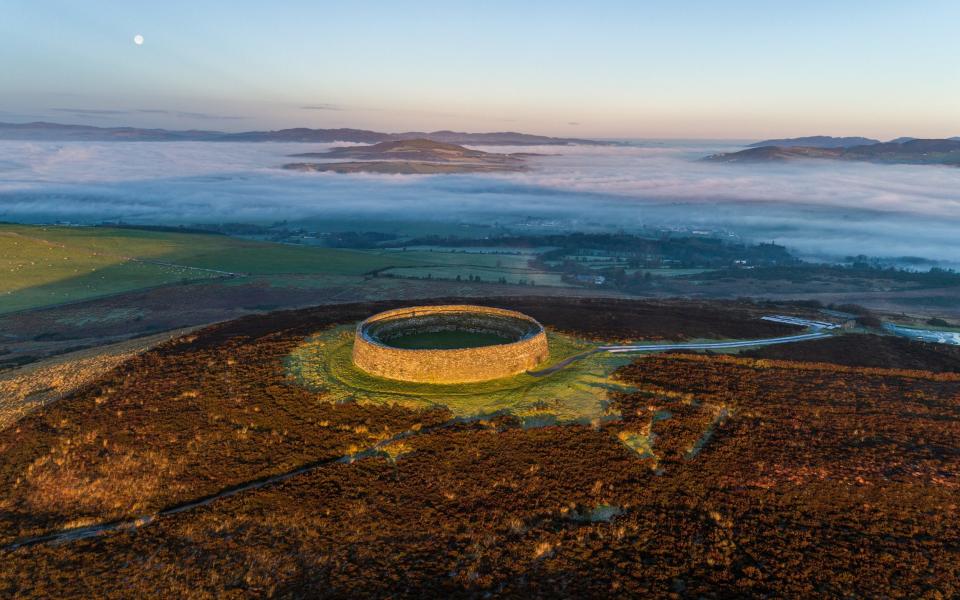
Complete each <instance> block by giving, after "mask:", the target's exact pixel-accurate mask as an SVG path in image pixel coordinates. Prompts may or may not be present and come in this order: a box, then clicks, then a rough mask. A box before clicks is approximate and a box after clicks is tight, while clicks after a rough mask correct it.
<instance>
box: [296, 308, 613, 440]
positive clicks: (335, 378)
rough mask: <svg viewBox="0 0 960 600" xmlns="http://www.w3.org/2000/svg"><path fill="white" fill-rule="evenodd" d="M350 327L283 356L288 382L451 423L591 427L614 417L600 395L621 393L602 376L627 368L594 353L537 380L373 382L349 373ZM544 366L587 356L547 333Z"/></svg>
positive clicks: (572, 342)
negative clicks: (504, 418)
mask: <svg viewBox="0 0 960 600" xmlns="http://www.w3.org/2000/svg"><path fill="white" fill-rule="evenodd" d="M353 335H354V328H353V327H351V326H342V327H336V328H333V329H330V330H328V331H325V332H323V333H320V334H317V335H315V336H313V337H311V338H310V339H308V340H307V341H306V342H305V343H303V344H302V345H300V346H299V347H297V348H296V349H295V350H294V351H293V352H292V353H291V354H290V356H289V357H288V360H287V368H288V372H289V373H290V374H291V376H292V377H293V378H294V379H295V380H297V381H298V382H299V383H301V384H302V385H305V386H306V387H309V388H311V389H315V390H320V391H323V392H325V394H326V396H327V397H328V398H330V399H332V400H334V401H338V402H348V401H353V402H372V403H381V404H398V405H401V406H405V407H409V408H413V409H428V408H434V407H443V408H446V409H448V410H449V411H450V412H451V413H453V415H454V416H455V417H458V418H465V419H472V418H479V417H485V416H492V415H497V414H509V415H513V416H515V417H518V418H520V419H521V420H522V421H523V423H524V425H525V426H531V427H535V426H543V425H552V424H559V423H583V424H594V425H599V424H601V423H603V422H606V421H609V420H615V419H618V418H619V416H620V415H619V414H618V413H616V412H615V411H614V410H613V409H611V408H610V405H609V401H608V392H609V391H611V390H623V389H624V387H623V386H622V385H621V384H619V383H617V382H614V381H613V380H612V379H611V378H610V375H611V374H612V373H613V371H614V370H616V368H617V367H619V366H621V365H624V364H627V363H629V362H630V360H631V359H630V358H628V357H625V356H622V355H620V356H618V355H610V354H605V353H598V354H593V355H591V356H588V357H586V358H584V359H582V360H579V361H576V362H574V363H573V364H571V365H570V366H568V367H566V368H564V369H560V370H559V371H557V372H555V373H552V374H550V375H546V376H544V377H534V376H532V375H529V374H526V373H523V374H520V375H516V376H513V377H507V378H503V379H496V380H493V381H484V382H479V383H467V384H451V385H444V384H426V383H409V382H403V381H396V380H391V379H384V378H380V377H375V376H372V375H369V374H367V373H365V372H364V371H362V370H360V369H358V368H357V367H355V366H354V364H353V361H352V356H351V353H352V350H353ZM548 339H549V343H550V357H549V359H548V360H547V362H546V363H545V364H544V365H543V366H544V367H549V366H550V365H552V364H556V363H557V362H560V361H562V360H564V359H565V358H568V357H570V356H573V355H575V354H579V353H581V352H584V351H585V350H588V349H590V348H591V347H592V346H591V345H590V344H589V343H587V342H584V341H582V340H578V339H575V338H573V337H570V336H567V335H563V334H559V333H556V332H548Z"/></svg>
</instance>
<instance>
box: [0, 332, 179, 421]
mask: <svg viewBox="0 0 960 600" xmlns="http://www.w3.org/2000/svg"><path fill="white" fill-rule="evenodd" d="M188 331H189V330H186V329H184V330H177V331H174V332H166V333H159V334H157V335H152V336H149V337H142V338H137V339H134V340H128V341H124V342H119V343H117V344H111V345H108V346H101V347H99V348H92V349H89V350H78V351H77V352H70V353H68V354H62V355H60V356H57V357H54V358H50V359H47V360H44V361H40V362H36V363H33V364H31V365H27V366H24V367H20V368H17V369H11V370H9V371H5V372H2V373H0V430H2V429H6V428H7V427H9V426H10V425H12V424H13V423H15V422H17V421H18V420H20V419H21V418H23V417H24V416H25V415H27V414H29V413H31V412H33V411H34V410H36V409H38V408H40V407H41V406H44V405H46V404H49V403H51V402H55V401H57V400H59V399H61V398H63V397H64V396H67V395H68V394H70V393H72V392H73V391H75V390H77V389H79V388H81V387H83V386H84V385H87V384H88V383H91V382H93V381H94V380H96V379H98V378H99V377H101V376H102V375H104V374H105V373H107V372H108V371H110V370H111V369H113V368H114V367H116V366H117V365H119V364H121V363H123V362H124V361H126V360H128V359H130V358H132V357H134V356H136V355H138V354H140V353H142V352H144V351H146V350H149V349H150V348H152V347H154V346H156V345H157V344H160V343H162V342H165V341H167V340H169V339H172V338H174V337H177V336H180V335H183V334H185V333H187V332H188Z"/></svg>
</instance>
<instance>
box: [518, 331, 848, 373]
mask: <svg viewBox="0 0 960 600" xmlns="http://www.w3.org/2000/svg"><path fill="white" fill-rule="evenodd" d="M830 335H831V334H829V333H825V332H823V331H820V330H819V329H814V330H813V331H809V332H807V333H799V334H797V335H787V336H783V337H775V338H763V339H759V340H736V341H732V342H683V343H673V344H632V345H619V346H598V347H597V348H595V349H593V350H589V351H587V352H582V353H580V354H577V355H575V356H571V357H570V358H568V359H566V360H563V361H561V362H559V363H557V364H555V365H553V366H551V367H547V368H546V369H541V370H539V371H527V374H528V375H533V376H534V377H544V376H545V375H550V374H551V373H556V372H557V371H559V370H560V369H563V368H565V367H566V366H568V365H569V364H571V363H574V362H576V361H578V360H580V359H582V358H586V357H587V356H590V355H592V354H596V353H597V352H610V353H611V354H620V353H625V352H664V351H667V350H723V349H727V348H752V347H755V346H772V345H774V344H789V343H792V342H804V341H807V340H816V339H820V338H825V337H830Z"/></svg>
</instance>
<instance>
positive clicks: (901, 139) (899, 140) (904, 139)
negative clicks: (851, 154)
mask: <svg viewBox="0 0 960 600" xmlns="http://www.w3.org/2000/svg"><path fill="white" fill-rule="evenodd" d="M916 139H919V138H915V137H898V138H897V139H894V140H890V142H891V143H894V144H902V143H903V142H912V141H913V140H916ZM947 139H948V140H953V141H956V142H960V136H956V137H952V138H947Z"/></svg>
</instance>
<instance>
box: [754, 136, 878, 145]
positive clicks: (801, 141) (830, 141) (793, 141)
mask: <svg viewBox="0 0 960 600" xmlns="http://www.w3.org/2000/svg"><path fill="white" fill-rule="evenodd" d="M879 143H880V140H874V139H871V138H864V137H833V136H829V135H813V136H808V137H798V138H784V139H780V140H764V141H762V142H756V143H754V144H748V145H747V148H760V147H762V146H777V147H780V148H795V147H804V148H849V147H851V146H864V145H867V144H879Z"/></svg>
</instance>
